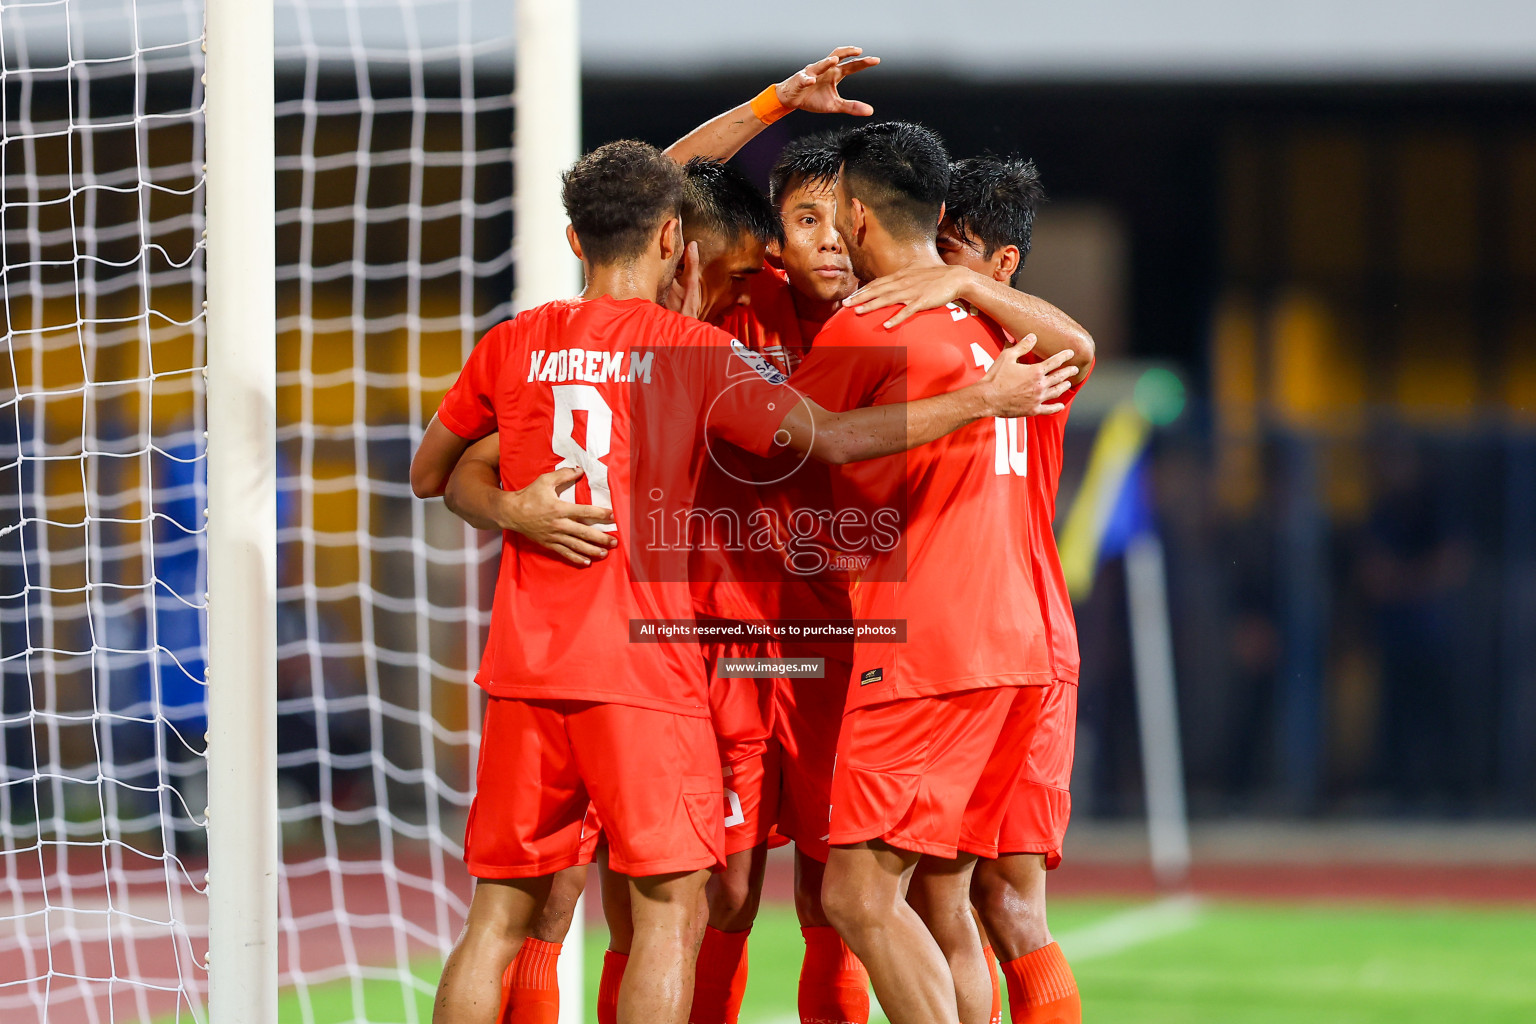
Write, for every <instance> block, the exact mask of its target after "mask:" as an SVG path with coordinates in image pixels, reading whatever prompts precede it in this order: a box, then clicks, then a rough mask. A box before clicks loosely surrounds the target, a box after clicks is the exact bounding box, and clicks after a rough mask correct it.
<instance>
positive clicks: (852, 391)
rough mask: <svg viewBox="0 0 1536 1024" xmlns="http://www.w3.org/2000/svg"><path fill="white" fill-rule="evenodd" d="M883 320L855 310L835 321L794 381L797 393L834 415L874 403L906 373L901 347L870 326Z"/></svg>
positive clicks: (877, 316)
mask: <svg viewBox="0 0 1536 1024" xmlns="http://www.w3.org/2000/svg"><path fill="white" fill-rule="evenodd" d="M885 319H886V318H885V317H882V316H881V315H880V314H879V313H871V314H869V315H868V316H867V317H862V318H861V317H858V316H857V315H856V314H855V313H854V312H853V311H852V310H844V311H842V312H840V313H838V314H837V315H836V316H834V317H833V318H832V319H831V320H830V321H828V322H827V326H826V327H824V328H823V329H822V331H821V333H820V334H818V335H817V336H816V341H815V343H814V344H812V346H811V351H810V352H809V354H807V355H806V357H805V360H804V361H803V362H802V363H801V364H800V366H799V368H798V369H796V370H795V373H794V376H793V377H792V378H791V379H790V383H791V384H792V385H793V386H794V388H795V390H796V391H798V392H800V393H801V394H803V395H805V396H806V397H807V398H809V399H810V400H811V401H813V402H815V403H816V404H817V405H819V406H821V407H822V408H824V409H830V410H832V411H833V412H847V411H848V410H849V409H859V408H863V407H864V406H866V405H873V404H876V403H877V402H878V401H879V400H880V399H881V397H883V396H884V395H886V394H887V392H888V391H889V390H890V389H891V387H892V386H893V385H894V384H896V383H897V382H898V381H900V379H901V378H902V377H903V376H904V373H905V360H904V359H903V358H902V353H901V349H900V346H898V345H896V344H893V343H892V342H891V341H890V340H889V335H886V336H884V337H882V336H880V335H879V334H876V333H875V332H873V331H871V330H870V329H869V327H868V324H869V323H873V324H883V323H884V322H885ZM865 321H868V323H866V322H865Z"/></svg>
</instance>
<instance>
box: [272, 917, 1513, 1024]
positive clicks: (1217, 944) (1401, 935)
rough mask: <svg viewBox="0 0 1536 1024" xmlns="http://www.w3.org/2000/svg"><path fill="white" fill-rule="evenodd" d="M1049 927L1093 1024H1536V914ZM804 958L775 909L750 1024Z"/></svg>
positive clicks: (377, 1008)
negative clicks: (1074, 976) (1303, 1023)
mask: <svg viewBox="0 0 1536 1024" xmlns="http://www.w3.org/2000/svg"><path fill="white" fill-rule="evenodd" d="M1051 915H1052V928H1053V930H1054V931H1055V932H1056V933H1057V935H1058V936H1059V937H1060V938H1061V939H1062V943H1063V947H1064V948H1065V949H1066V950H1067V955H1068V957H1069V959H1072V960H1073V968H1074V971H1075V972H1076V974H1077V978H1078V985H1079V987H1080V988H1081V990H1082V992H1083V1015H1084V1019H1085V1020H1088V1021H1102V1022H1135V1024H1200V1022H1207V1021H1208V1022H1213V1024H1218V1022H1219V1024H1294V1022H1297V1021H1306V1022H1308V1024H1431V1022H1434V1024H1443V1022H1446V1021H1451V1022H1454V1024H1505V1022H1508V1024H1516V1022H1519V1024H1530V1022H1531V1021H1533V1020H1536V912H1532V911H1530V910H1494V909H1469V908H1404V907H1376V906H1359V905H1338V906H1330V907H1324V906H1312V905H1269V904H1234V903H1203V904H1196V905H1193V906H1192V907H1181V908H1176V912H1175V913H1173V914H1172V915H1165V916H1164V917H1159V916H1158V909H1157V908H1153V909H1152V910H1151V911H1150V912H1148V911H1147V910H1146V909H1145V908H1138V907H1137V905H1135V904H1128V903H1124V902H1104V901H1087V900H1073V901H1066V900H1062V901H1058V902H1057V903H1056V904H1053V906H1052V911H1051ZM1074 940H1075V942H1074ZM603 944H604V937H603V935H602V934H601V932H600V931H597V930H594V931H593V932H591V933H589V934H588V936H587V944H586V950H585V953H586V986H587V991H586V994H585V995H586V1005H587V1006H588V1007H589V1008H590V1007H592V1006H594V1005H595V1004H596V999H597V979H598V973H599V971H600V970H601V965H602V949H603ZM1074 945H1076V947H1077V952H1076V953H1074V948H1073V947H1074ZM800 952H801V946H800V936H799V932H798V928H797V925H796V922H795V918H794V913H793V911H792V910H790V909H788V908H787V907H779V906H767V907H764V908H763V911H762V914H761V916H760V918H759V920H758V923H757V926H756V927H755V928H754V929H753V933H752V943H751V946H750V956H751V963H752V968H751V975H750V981H749V984H748V989H747V999H746V1005H745V1007H744V1008H743V1011H742V1016H741V1019H742V1024H792V1022H793V1021H794V1019H795V989H796V983H797V977H798V974H799V966H800ZM417 974H418V977H419V978H421V979H422V980H423V981H424V982H426V983H427V984H426V985H425V986H424V987H427V988H429V987H430V983H431V981H432V980H433V979H435V977H436V965H435V964H422V965H420V966H419V969H418V972H417ZM308 995H309V1003H310V1013H309V1014H308V1015H306V1014H305V1013H304V1012H303V1010H302V1008H301V1006H300V1004H299V1000H298V998H297V996H296V995H295V994H293V993H288V994H286V995H285V998H284V1000H283V1003H282V1008H281V1014H280V1019H281V1020H282V1021H283V1022H284V1024H288V1022H293V1024H300V1022H305V1021H310V1022H314V1024H341V1022H344V1021H352V1020H360V1019H363V1020H368V1021H371V1022H384V1021H391V1022H393V1021H405V1020H406V1013H405V1006H404V998H405V997H406V993H405V990H404V987H403V986H401V985H400V983H399V982H398V981H394V980H385V979H376V980H370V981H368V982H365V983H362V984H361V985H359V986H356V987H355V988H354V986H352V985H350V984H347V983H331V984H327V985H321V986H316V987H312V988H311V989H310V990H309V993H308ZM359 996H360V997H361V1000H362V1005H359V1002H358V1000H359ZM416 1002H417V1006H418V1014H419V1016H418V1018H417V1019H418V1020H421V1021H428V1020H430V1019H431V997H430V995H429V994H423V993H421V992H418V993H417V994H416ZM1005 1014H1006V1010H1005ZM875 1016H876V1020H877V1021H878V1020H880V1019H882V1018H880V1016H879V1015H878V1014H876V1015H875ZM592 1019H593V1017H592V1015H591V1013H590V1011H589V1014H588V1020H592Z"/></svg>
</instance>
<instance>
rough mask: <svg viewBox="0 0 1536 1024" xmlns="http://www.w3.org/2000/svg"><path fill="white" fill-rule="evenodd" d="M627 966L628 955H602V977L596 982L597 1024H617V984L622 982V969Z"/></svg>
mask: <svg viewBox="0 0 1536 1024" xmlns="http://www.w3.org/2000/svg"><path fill="white" fill-rule="evenodd" d="M628 965H629V954H628V953H615V952H614V951H613V950H611V949H610V950H606V951H605V952H604V953H603V976H602V977H601V978H600V979H598V982H597V1024H618V1021H619V983H620V982H622V981H623V980H624V968H625V967H626V966H628Z"/></svg>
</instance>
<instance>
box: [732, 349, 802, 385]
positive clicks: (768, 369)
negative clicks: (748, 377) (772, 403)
mask: <svg viewBox="0 0 1536 1024" xmlns="http://www.w3.org/2000/svg"><path fill="white" fill-rule="evenodd" d="M731 351H732V352H734V353H736V357H737V358H738V359H740V360H741V361H742V362H744V363H746V364H747V365H748V366H750V367H752V369H753V370H755V371H756V372H757V375H758V376H759V377H761V378H763V380H765V381H767V382H768V383H769V384H783V383H784V382H785V381H787V380H789V377H788V375H787V374H785V373H784V371H783V370H781V369H779V368H778V367H777V366H774V365H773V364H772V363H770V362H769V361H768V360H767V359H766V358H764V357H763V354H762V353H761V352H754V351H752V350H751V349H749V348H747V346H745V345H743V344H742V343H741V342H739V341H737V340H736V339H735V338H732V339H731Z"/></svg>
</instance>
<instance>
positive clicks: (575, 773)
mask: <svg viewBox="0 0 1536 1024" xmlns="http://www.w3.org/2000/svg"><path fill="white" fill-rule="evenodd" d="M722 800H723V797H722V796H721V791H720V763H719V760H718V759H717V757H716V751H715V737H714V731H713V730H712V729H711V728H710V725H709V719H707V718H691V717H688V716H685V715H678V714H673V713H672V712H669V711H654V710H651V709H649V708H636V707H630V706H628V705H625V704H598V703H593V702H590V701H566V700H552V701H545V700H540V701H532V700H514V699H505V698H497V697H492V698H490V699H489V700H488V701H487V702H486V711H485V728H484V731H483V734H482V738H481V744H480V766H479V768H478V769H477V771H476V774H475V800H474V803H473V804H471V805H470V809H469V823H468V825H467V826H466V827H465V830H464V861H465V863H466V864H468V865H469V872H470V874H472V875H474V876H475V877H476V878H530V877H536V876H540V875H548V874H552V873H553V872H556V871H560V870H562V869H564V868H568V867H572V866H573V865H576V864H582V863H587V862H588V861H590V859H591V849H590V846H591V844H590V842H587V843H584V842H583V839H584V835H583V832H584V830H583V822H584V821H585V820H586V818H587V815H588V805H589V803H590V805H591V808H590V809H591V810H592V811H593V812H594V813H595V814H596V817H597V819H599V820H601V821H602V827H603V832H604V836H605V838H606V839H607V841H608V850H609V864H610V865H611V866H612V867H613V869H614V870H615V871H617V872H619V873H620V874H624V875H630V876H633V877H644V876H647V875H664V874H670V873H672V872H677V871H696V870H698V869H700V868H712V867H718V866H721V865H723V863H724V852H723V849H724V844H725V835H724V833H723V830H722V826H721V815H720V807H721V805H722ZM584 847H585V848H584Z"/></svg>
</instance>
